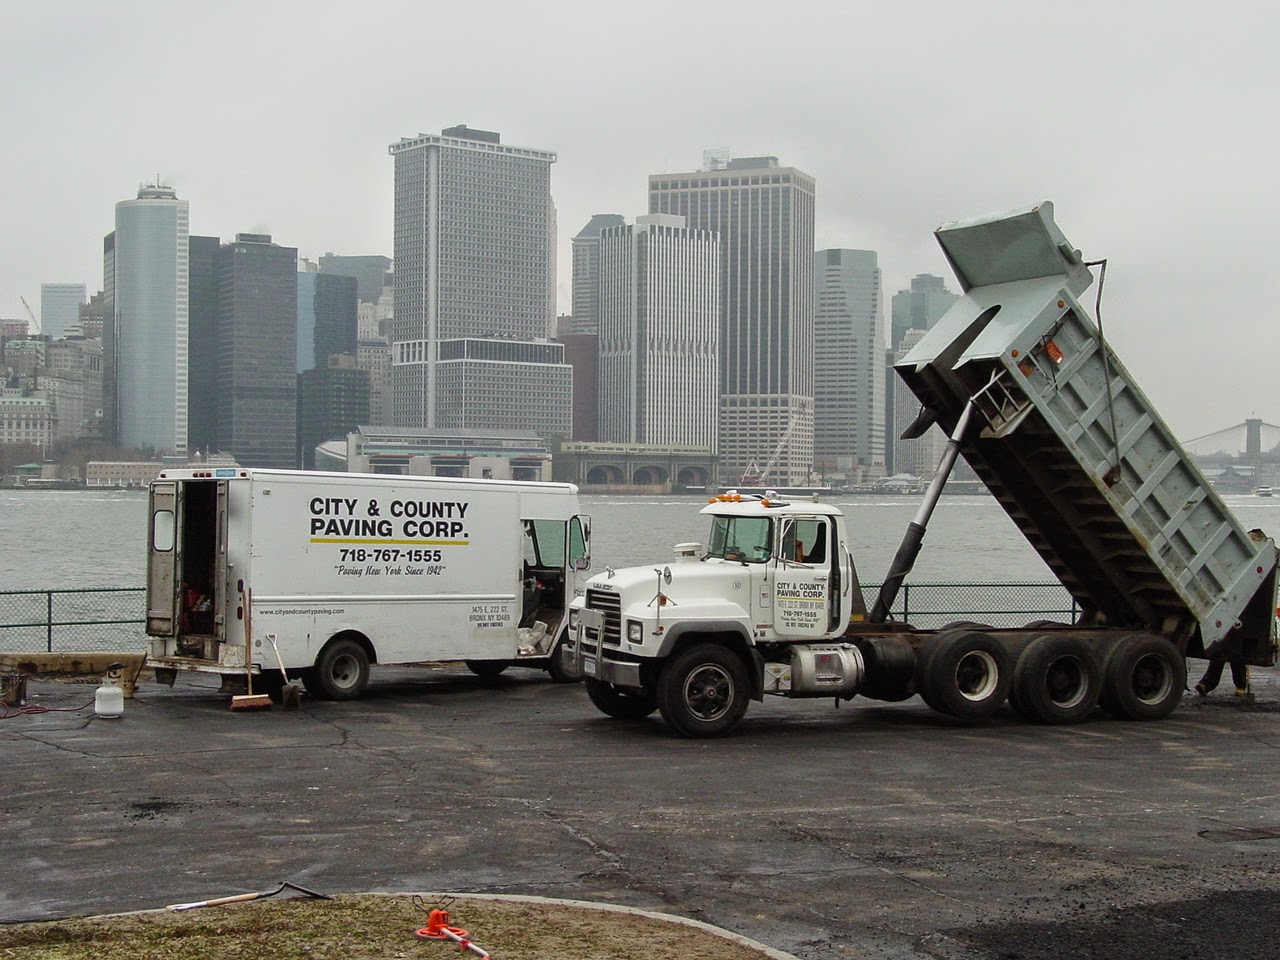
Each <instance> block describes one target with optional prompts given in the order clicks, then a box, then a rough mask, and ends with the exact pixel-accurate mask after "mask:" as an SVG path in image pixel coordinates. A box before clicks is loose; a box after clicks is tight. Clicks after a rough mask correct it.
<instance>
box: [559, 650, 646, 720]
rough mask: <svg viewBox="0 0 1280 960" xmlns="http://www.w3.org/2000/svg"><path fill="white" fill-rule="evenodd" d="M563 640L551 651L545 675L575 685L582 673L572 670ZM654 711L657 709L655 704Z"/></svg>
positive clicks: (571, 658) (570, 659)
mask: <svg viewBox="0 0 1280 960" xmlns="http://www.w3.org/2000/svg"><path fill="white" fill-rule="evenodd" d="M564 640H565V638H564V636H563V635H562V636H561V637H560V639H559V640H557V641H556V645H555V646H554V647H553V648H552V649H551V656H549V657H547V673H548V674H550V676H551V679H552V680H554V681H555V682H556V683H577V682H578V681H579V680H581V679H582V671H581V670H577V669H575V668H574V665H573V657H571V656H569V655H568V653H567V652H566V651H565V648H564ZM654 709H655V710H656V709H657V705H656V704H655V705H654ZM652 712H653V710H650V711H649V713H652ZM646 716H648V714H646Z"/></svg>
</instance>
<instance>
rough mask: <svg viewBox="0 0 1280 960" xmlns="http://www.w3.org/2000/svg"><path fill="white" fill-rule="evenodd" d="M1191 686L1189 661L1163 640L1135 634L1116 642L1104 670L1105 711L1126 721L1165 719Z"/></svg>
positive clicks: (1103, 695) (1103, 698)
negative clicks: (1188, 674) (1189, 685)
mask: <svg viewBox="0 0 1280 960" xmlns="http://www.w3.org/2000/svg"><path fill="white" fill-rule="evenodd" d="M1186 686H1187V661H1186V660H1184V659H1183V657H1182V655H1181V654H1180V653H1178V651H1177V649H1176V648H1175V647H1174V645H1173V644H1172V643H1170V642H1169V641H1168V640H1165V639H1164V638H1163V637H1157V636H1155V635H1153V634H1149V633H1139V634H1133V635H1131V636H1127V637H1124V638H1122V639H1120V640H1118V641H1117V642H1116V644H1115V645H1114V646H1113V647H1112V648H1111V651H1110V653H1109V654H1108V655H1107V659H1106V662H1105V666H1104V668H1103V692H1102V708H1103V709H1104V710H1106V711H1107V713H1109V714H1111V715H1112V716H1114V717H1119V718H1120V719H1122V720H1163V719H1164V718H1165V717H1167V716H1168V715H1169V714H1171V713H1173V711H1174V708H1176V707H1177V706H1178V702H1179V701H1180V700H1181V699H1182V692H1183V690H1184V689H1186Z"/></svg>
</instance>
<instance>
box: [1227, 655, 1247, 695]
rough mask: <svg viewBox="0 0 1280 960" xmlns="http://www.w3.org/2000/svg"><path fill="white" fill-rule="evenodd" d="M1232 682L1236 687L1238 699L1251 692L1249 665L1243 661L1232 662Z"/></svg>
mask: <svg viewBox="0 0 1280 960" xmlns="http://www.w3.org/2000/svg"><path fill="white" fill-rule="evenodd" d="M1231 681H1232V682H1233V683H1234V684H1235V685H1236V696H1237V697H1243V696H1244V695H1245V694H1247V693H1248V692H1249V665H1248V664H1246V663H1245V662H1244V661H1243V660H1232V661H1231Z"/></svg>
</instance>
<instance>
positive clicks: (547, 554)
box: [524, 520, 565, 569]
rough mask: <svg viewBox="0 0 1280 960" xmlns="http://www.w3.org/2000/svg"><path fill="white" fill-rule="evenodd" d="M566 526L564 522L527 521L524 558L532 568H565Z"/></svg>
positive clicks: (525, 523)
mask: <svg viewBox="0 0 1280 960" xmlns="http://www.w3.org/2000/svg"><path fill="white" fill-rule="evenodd" d="M564 528H565V524H564V521H563V520H526V521H525V522H524V532H525V541H524V548H525V550H524V558H525V561H526V563H528V565H529V566H530V567H555V568H556V569H560V568H562V567H563V566H564V545H565V531H564Z"/></svg>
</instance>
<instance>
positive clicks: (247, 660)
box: [243, 587, 253, 696]
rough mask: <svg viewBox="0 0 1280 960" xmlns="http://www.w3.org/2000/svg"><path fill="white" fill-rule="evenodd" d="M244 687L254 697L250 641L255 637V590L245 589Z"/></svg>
mask: <svg viewBox="0 0 1280 960" xmlns="http://www.w3.org/2000/svg"><path fill="white" fill-rule="evenodd" d="M243 596H244V685H245V693H247V694H248V695H249V696H253V660H252V658H251V657H250V656H249V640H250V639H251V638H252V636H253V628H252V626H251V624H252V622H253V621H252V620H251V619H250V613H251V610H252V604H253V588H252V587H245V588H244V594H243Z"/></svg>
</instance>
